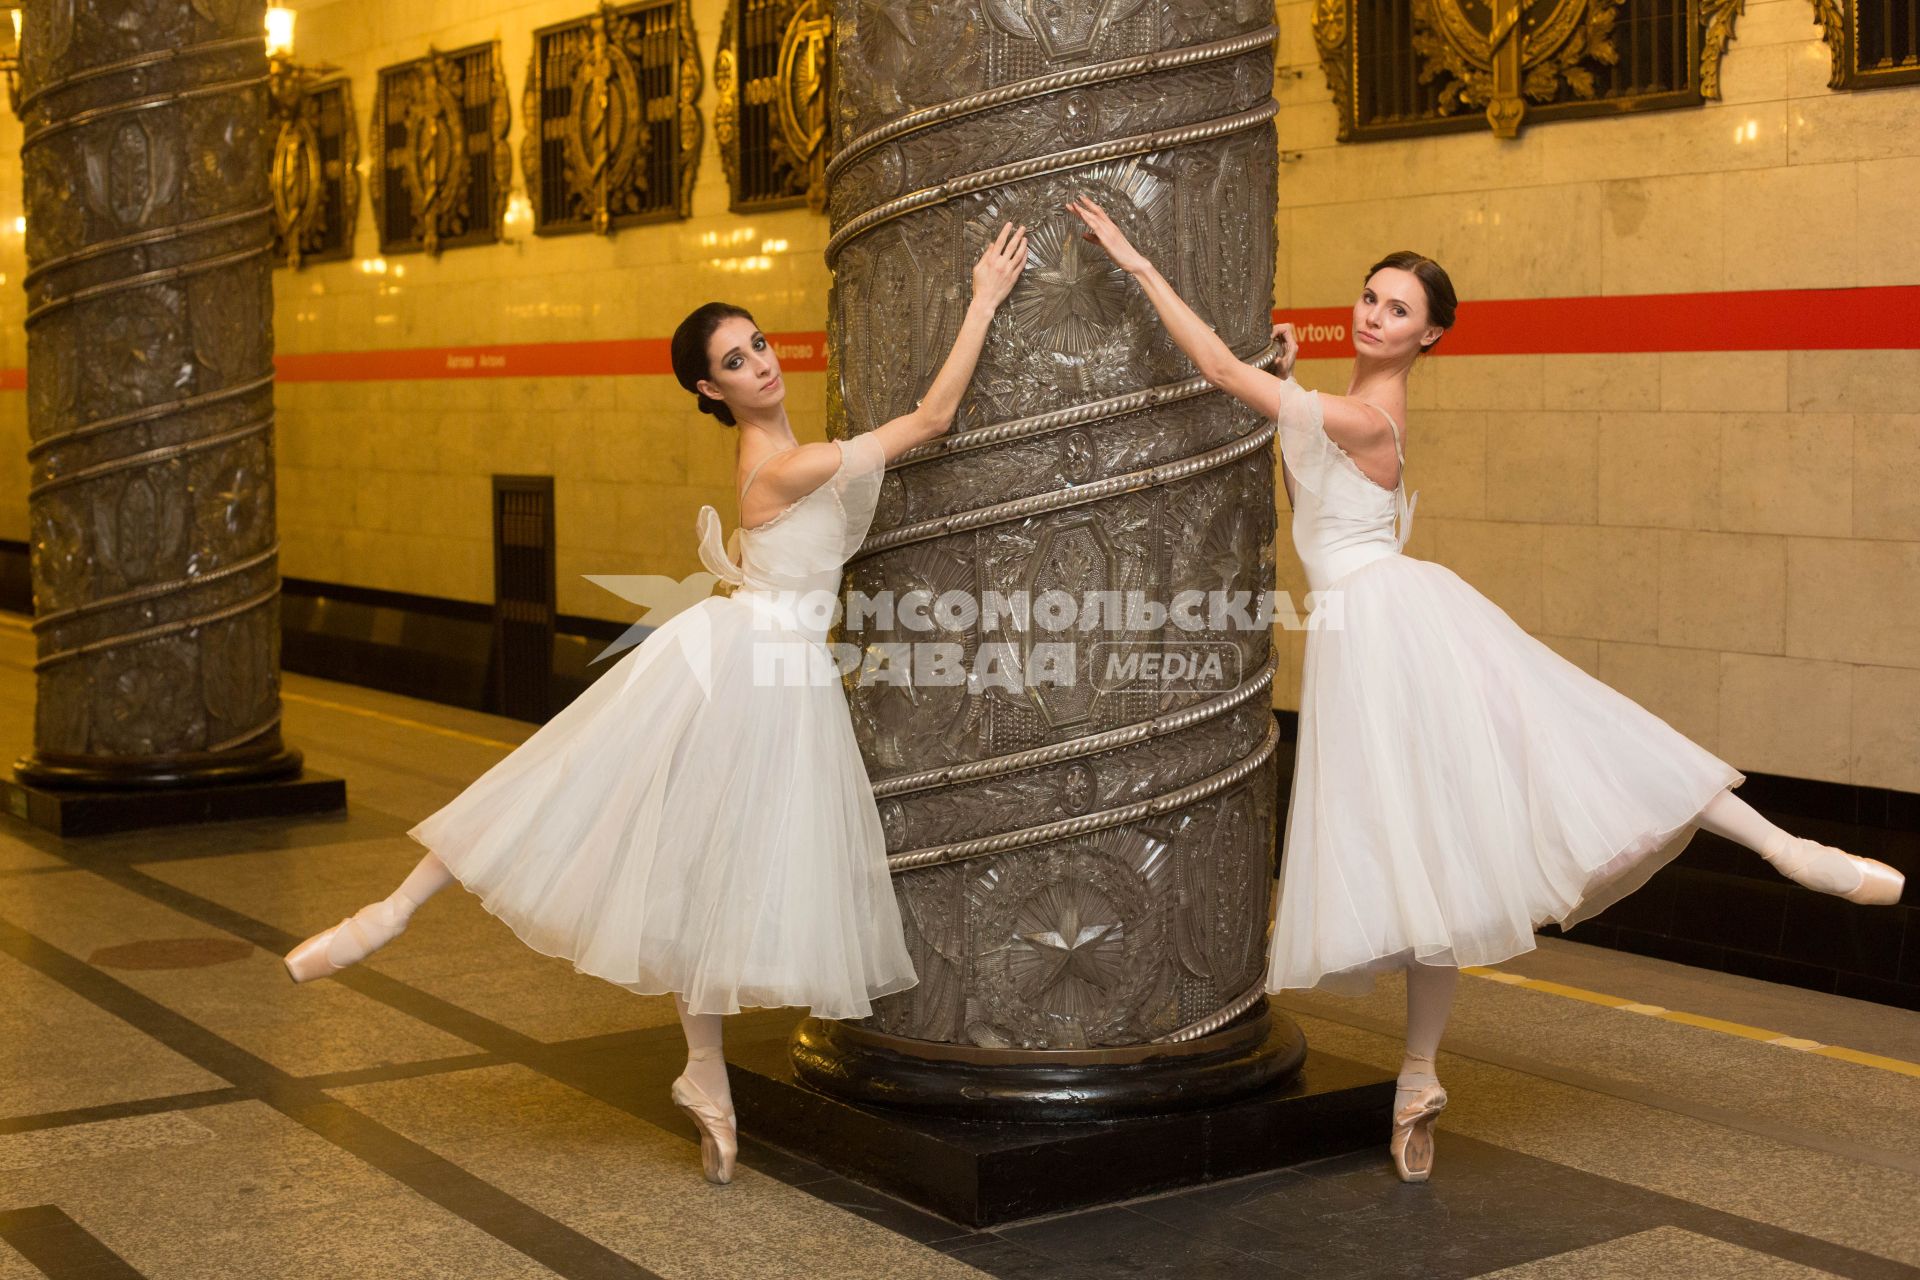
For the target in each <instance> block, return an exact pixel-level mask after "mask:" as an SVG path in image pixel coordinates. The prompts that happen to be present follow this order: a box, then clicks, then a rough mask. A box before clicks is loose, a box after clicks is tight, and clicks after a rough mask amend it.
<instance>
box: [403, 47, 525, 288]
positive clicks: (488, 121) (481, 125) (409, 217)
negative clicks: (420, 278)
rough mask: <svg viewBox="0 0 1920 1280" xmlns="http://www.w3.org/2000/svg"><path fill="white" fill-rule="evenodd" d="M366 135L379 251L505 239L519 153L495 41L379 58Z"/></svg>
mask: <svg viewBox="0 0 1920 1280" xmlns="http://www.w3.org/2000/svg"><path fill="white" fill-rule="evenodd" d="M367 135H368V137H367V143H368V151H369V153H370V154H371V157H372V160H373V192H372V194H373V213H374V223H375V225H376V226H377V227H378V228H379V233H380V252H381V253H402V252H406V251H408V250H412V249H424V250H425V251H426V252H428V253H439V252H440V251H441V250H442V249H444V248H447V247H449V246H455V245H466V244H487V243H491V242H493V241H495V240H498V239H499V238H500V229H501V222H502V220H503V219H504V218H505V216H506V212H507V194H508V191H509V188H510V186H511V183H512V167H511V160H512V153H511V151H510V150H509V148H508V146H507V85H506V78H505V75H504V73H503V71H502V69H501V65H500V46H499V43H498V42H497V41H494V42H491V43H488V44H479V45H472V46H470V47H468V48H465V49H457V50H454V51H453V52H451V53H442V52H441V51H439V50H438V49H433V48H429V49H428V51H427V56H426V57H424V58H417V59H415V60H413V61H412V62H403V63H400V64H398V65H396V66H391V67H382V68H381V69H380V82H379V87H378V88H377V90H376V91H375V93H374V99H373V120H372V123H371V124H370V125H369V126H368V129H367Z"/></svg>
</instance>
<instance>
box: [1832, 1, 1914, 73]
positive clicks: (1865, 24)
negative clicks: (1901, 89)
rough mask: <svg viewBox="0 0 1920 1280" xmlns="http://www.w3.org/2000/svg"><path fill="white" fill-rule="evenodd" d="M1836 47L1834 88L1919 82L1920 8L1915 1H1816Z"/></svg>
mask: <svg viewBox="0 0 1920 1280" xmlns="http://www.w3.org/2000/svg"><path fill="white" fill-rule="evenodd" d="M1813 16H1814V19H1815V20H1816V21H1818V22H1819V24H1820V34H1821V35H1822V36H1823V37H1824V38H1825V39H1826V42H1827V46H1828V47H1829V48H1830V49H1831V50H1832V51H1833V70H1832V73H1831V74H1830V75H1829V76H1828V77H1827V83H1828V84H1829V85H1831V86H1832V87H1833V88H1835V89H1871V88H1875V87H1877V86H1879V85H1891V84H1920V7H1916V5H1915V4H1914V0H1894V2H1893V3H1886V2H1884V0H1865V3H1862V0H1813Z"/></svg>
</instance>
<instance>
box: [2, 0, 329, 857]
mask: <svg viewBox="0 0 1920 1280" xmlns="http://www.w3.org/2000/svg"><path fill="white" fill-rule="evenodd" d="M262 22H263V17H262V5H261V4H260V2H259V0H143V3H139V4H110V3H106V0H71V2H63V3H47V4H32V5H28V6H27V10H26V29H25V31H24V33H23V38H22V41H21V45H22V54H23V56H24V59H25V63H24V67H23V86H22V88H23V93H24V98H25V100H24V103H23V111H22V115H23V127H24V138H23V141H22V144H21V162H22V169H23V171H24V182H25V188H26V210H27V234H26V251H27V261H28V264H29V270H28V272H27V276H26V289H27V320H26V323H27V388H28V428H29V436H30V439H31V444H30V446H29V448H28V451H27V457H28V462H29V463H30V465H31V474H30V479H29V486H30V487H29V491H28V494H29V496H28V507H29V520H30V528H31V535H30V536H31V541H32V578H33V592H34V624H33V625H34V631H35V633H36V635H37V638H38V658H37V660H36V662H35V668H34V669H35V675H36V678H37V698H38V701H37V710H36V716H35V722H34V752H33V754H32V756H31V757H29V758H27V759H24V760H21V761H19V762H18V763H17V764H16V766H15V771H16V776H17V777H18V779H19V780H20V781H21V782H24V783H28V784H32V785H35V786H39V787H47V788H55V789H60V788H125V787H147V788H153V789H156V790H165V789H167V788H172V787H177V786H182V785H195V786H199V787H205V786H206V785H208V784H212V783H216V782H235V781H242V780H258V779H262V778H268V777H279V776H284V775H288V774H291V773H294V772H297V771H298V769H299V767H300V762H301V758H300V753H299V752H297V751H294V750H290V749H289V748H287V747H286V746H285V745H284V744H283V743H282V741H281V737H280V701H279V651H280V644H279V638H280V627H279V587H280V578H279V570H278V563H277V558H276V557H277V551H278V545H279V544H278V541H277V538H276V534H275V528H274V471H273V332H272V320H273V303H272V280H271V274H270V273H271V267H270V264H269V262H268V258H267V252H268V244H269V237H270V228H271V217H272V209H271V205H270V203H269V200H268V187H267V168H266V163H267V154H268V147H267V145H266V141H265V139H264V138H263V131H264V130H265V129H266V127H267V122H268V119H269V117H268V111H267V85H266V75H267V60H266V54H265V49H264V41H263V31H262ZM176 820H177V819H176Z"/></svg>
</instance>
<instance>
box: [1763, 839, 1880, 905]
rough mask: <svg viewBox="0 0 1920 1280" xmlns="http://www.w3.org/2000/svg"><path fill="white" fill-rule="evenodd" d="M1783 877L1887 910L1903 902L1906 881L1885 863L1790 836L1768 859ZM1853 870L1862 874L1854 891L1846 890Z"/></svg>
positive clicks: (1849, 899) (1852, 900)
mask: <svg viewBox="0 0 1920 1280" xmlns="http://www.w3.org/2000/svg"><path fill="white" fill-rule="evenodd" d="M1767 861H1769V862H1771V863H1772V864H1773V865H1774V867H1775V869H1776V870H1778V871H1779V872H1780V874H1781V875H1783V876H1786V877H1787V878H1788V879H1789V880H1792V881H1794V882H1795V883H1796V884H1801V885H1805V886H1806V887H1807V888H1809V889H1815V890H1818V891H1819V892H1821V893H1831V894H1834V895H1835V896H1837V897H1841V898H1845V899H1846V900H1847V901H1848V902H1858V903H1861V904H1863V905H1866V906H1875V907H1884V906H1891V905H1892V904H1894V903H1896V902H1898V901H1900V894H1901V893H1902V891H1903V890H1904V889H1905V888H1906V883H1907V878H1906V877H1905V876H1904V875H1902V874H1900V872H1898V871H1896V870H1894V869H1893V868H1892V867H1890V866H1888V865H1887V864H1886V863H1884V862H1880V861H1877V860H1875V859H1873V858H1862V857H1860V856H1859V855H1857V854H1852V853H1848V852H1847V851H1846V850H1844V849H1836V848H1834V847H1833V846H1832V845H1825V844H1821V843H1820V842H1819V841H1817V840H1808V839H1806V838H1805V837H1803V836H1788V837H1787V838H1786V840H1785V841H1784V842H1783V843H1782V844H1781V845H1780V847H1779V848H1778V849H1776V850H1774V851H1773V852H1772V853H1771V855H1770V856H1769V857H1768V858H1767ZM1849 869H1851V870H1852V871H1855V872H1857V873H1858V874H1859V877H1860V878H1859V880H1858V882H1857V883H1855V884H1854V885H1853V887H1852V888H1847V889H1843V888H1841V886H1842V885H1845V884H1846V883H1847V881H1848V879H1849V878H1850V877H1849V876H1848V875H1847V871H1848V870H1849Z"/></svg>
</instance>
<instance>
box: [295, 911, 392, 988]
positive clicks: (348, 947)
mask: <svg viewBox="0 0 1920 1280" xmlns="http://www.w3.org/2000/svg"><path fill="white" fill-rule="evenodd" d="M406 927H407V922H406V921H405V920H401V921H399V922H398V923H395V922H394V920H393V909H392V908H391V907H389V906H388V905H387V904H386V902H385V900H382V901H380V902H374V903H369V904H368V905H366V906H364V907H362V908H360V909H359V910H358V911H356V912H354V913H353V914H352V915H350V916H348V917H347V918H346V919H345V920H342V921H341V922H340V923H339V924H337V925H335V926H333V928H331V929H324V930H322V931H321V932H319V933H316V934H314V935H313V936H312V937H311V938H308V939H307V940H306V941H305V942H303V943H301V944H300V945H299V946H297V947H295V948H294V949H293V950H291V951H289V952H287V955H286V961H285V963H286V966H287V973H288V975H289V976H290V977H292V979H293V980H294V981H295V982H312V981H313V980H314V979H315V978H331V977H332V976H333V975H334V974H336V973H338V972H340V971H341V970H342V969H344V968H346V967H347V966H348V965H350V964H358V963H359V962H360V961H362V960H365V959H366V958H367V957H368V956H370V955H372V954H373V953H374V952H376V951H378V950H379V949H380V948H382V947H384V946H386V945H387V944H388V943H389V942H392V941H393V940H394V939H395V938H397V937H399V936H400V935H401V933H403V932H404V931H405V930H406Z"/></svg>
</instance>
